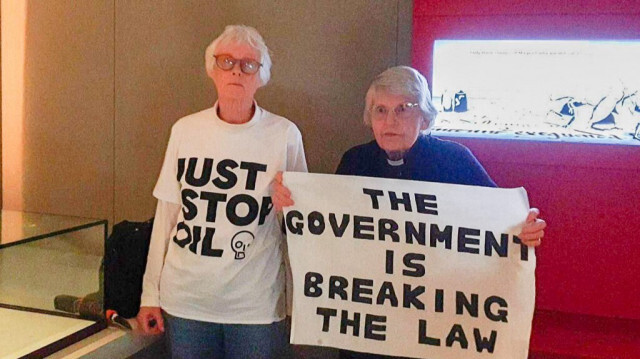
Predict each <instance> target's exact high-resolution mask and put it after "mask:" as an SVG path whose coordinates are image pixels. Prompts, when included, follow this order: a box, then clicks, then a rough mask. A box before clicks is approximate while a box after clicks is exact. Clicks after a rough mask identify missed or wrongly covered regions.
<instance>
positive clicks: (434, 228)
mask: <svg viewBox="0 0 640 359" xmlns="http://www.w3.org/2000/svg"><path fill="white" fill-rule="evenodd" d="M452 236H453V228H452V227H451V226H445V227H444V229H443V230H440V227H438V225H437V224H435V223H432V224H431V239H430V243H429V244H430V246H431V247H433V248H435V247H436V244H437V242H444V247H445V248H446V249H451V238H452Z"/></svg>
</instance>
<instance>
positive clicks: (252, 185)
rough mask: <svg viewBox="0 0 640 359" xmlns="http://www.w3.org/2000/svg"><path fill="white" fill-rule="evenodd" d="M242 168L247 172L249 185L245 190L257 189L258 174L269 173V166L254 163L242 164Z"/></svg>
mask: <svg viewBox="0 0 640 359" xmlns="http://www.w3.org/2000/svg"><path fill="white" fill-rule="evenodd" d="M240 168H242V169H243V170H247V183H246V185H245V187H244V188H245V189H250V190H254V189H256V179H257V178H258V172H267V165H263V164H261V163H254V162H240Z"/></svg>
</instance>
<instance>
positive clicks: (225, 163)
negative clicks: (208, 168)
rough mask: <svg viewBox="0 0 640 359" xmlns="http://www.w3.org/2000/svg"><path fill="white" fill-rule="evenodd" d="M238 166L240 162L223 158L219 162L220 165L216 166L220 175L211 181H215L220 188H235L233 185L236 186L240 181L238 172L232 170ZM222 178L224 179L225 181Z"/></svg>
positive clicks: (214, 183) (215, 184)
mask: <svg viewBox="0 0 640 359" xmlns="http://www.w3.org/2000/svg"><path fill="white" fill-rule="evenodd" d="M237 167H238V162H236V161H234V160H229V159H227V160H222V161H220V162H218V165H217V166H216V170H217V171H218V174H219V175H220V176H219V177H216V178H215V179H214V180H213V181H211V183H213V185H214V186H216V187H218V188H220V189H230V188H233V186H235V185H236V183H238V176H236V174H235V173H233V171H231V170H232V169H235V168H237ZM222 179H224V181H223V180H222Z"/></svg>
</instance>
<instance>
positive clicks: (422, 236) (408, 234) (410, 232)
mask: <svg viewBox="0 0 640 359" xmlns="http://www.w3.org/2000/svg"><path fill="white" fill-rule="evenodd" d="M426 227H427V224H426V223H422V222H418V230H417V231H416V226H415V225H414V224H413V222H410V221H407V222H405V223H404V232H405V238H406V241H407V244H413V240H414V239H415V240H416V242H418V244H419V245H421V246H424V245H425V243H426V238H427V233H426V232H427V231H426ZM436 227H437V226H436ZM432 247H435V246H433V245H432Z"/></svg>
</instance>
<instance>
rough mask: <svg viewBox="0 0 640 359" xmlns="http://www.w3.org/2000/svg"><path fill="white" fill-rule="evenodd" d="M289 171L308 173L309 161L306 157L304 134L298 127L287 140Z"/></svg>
mask: <svg viewBox="0 0 640 359" xmlns="http://www.w3.org/2000/svg"><path fill="white" fill-rule="evenodd" d="M286 170H287V171H291V172H307V171H308V170H307V159H306V157H305V155H304V145H303V144H302V134H301V133H300V130H298V128H297V127H295V126H294V127H293V130H292V131H290V133H289V136H288V139H287V169H286Z"/></svg>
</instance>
